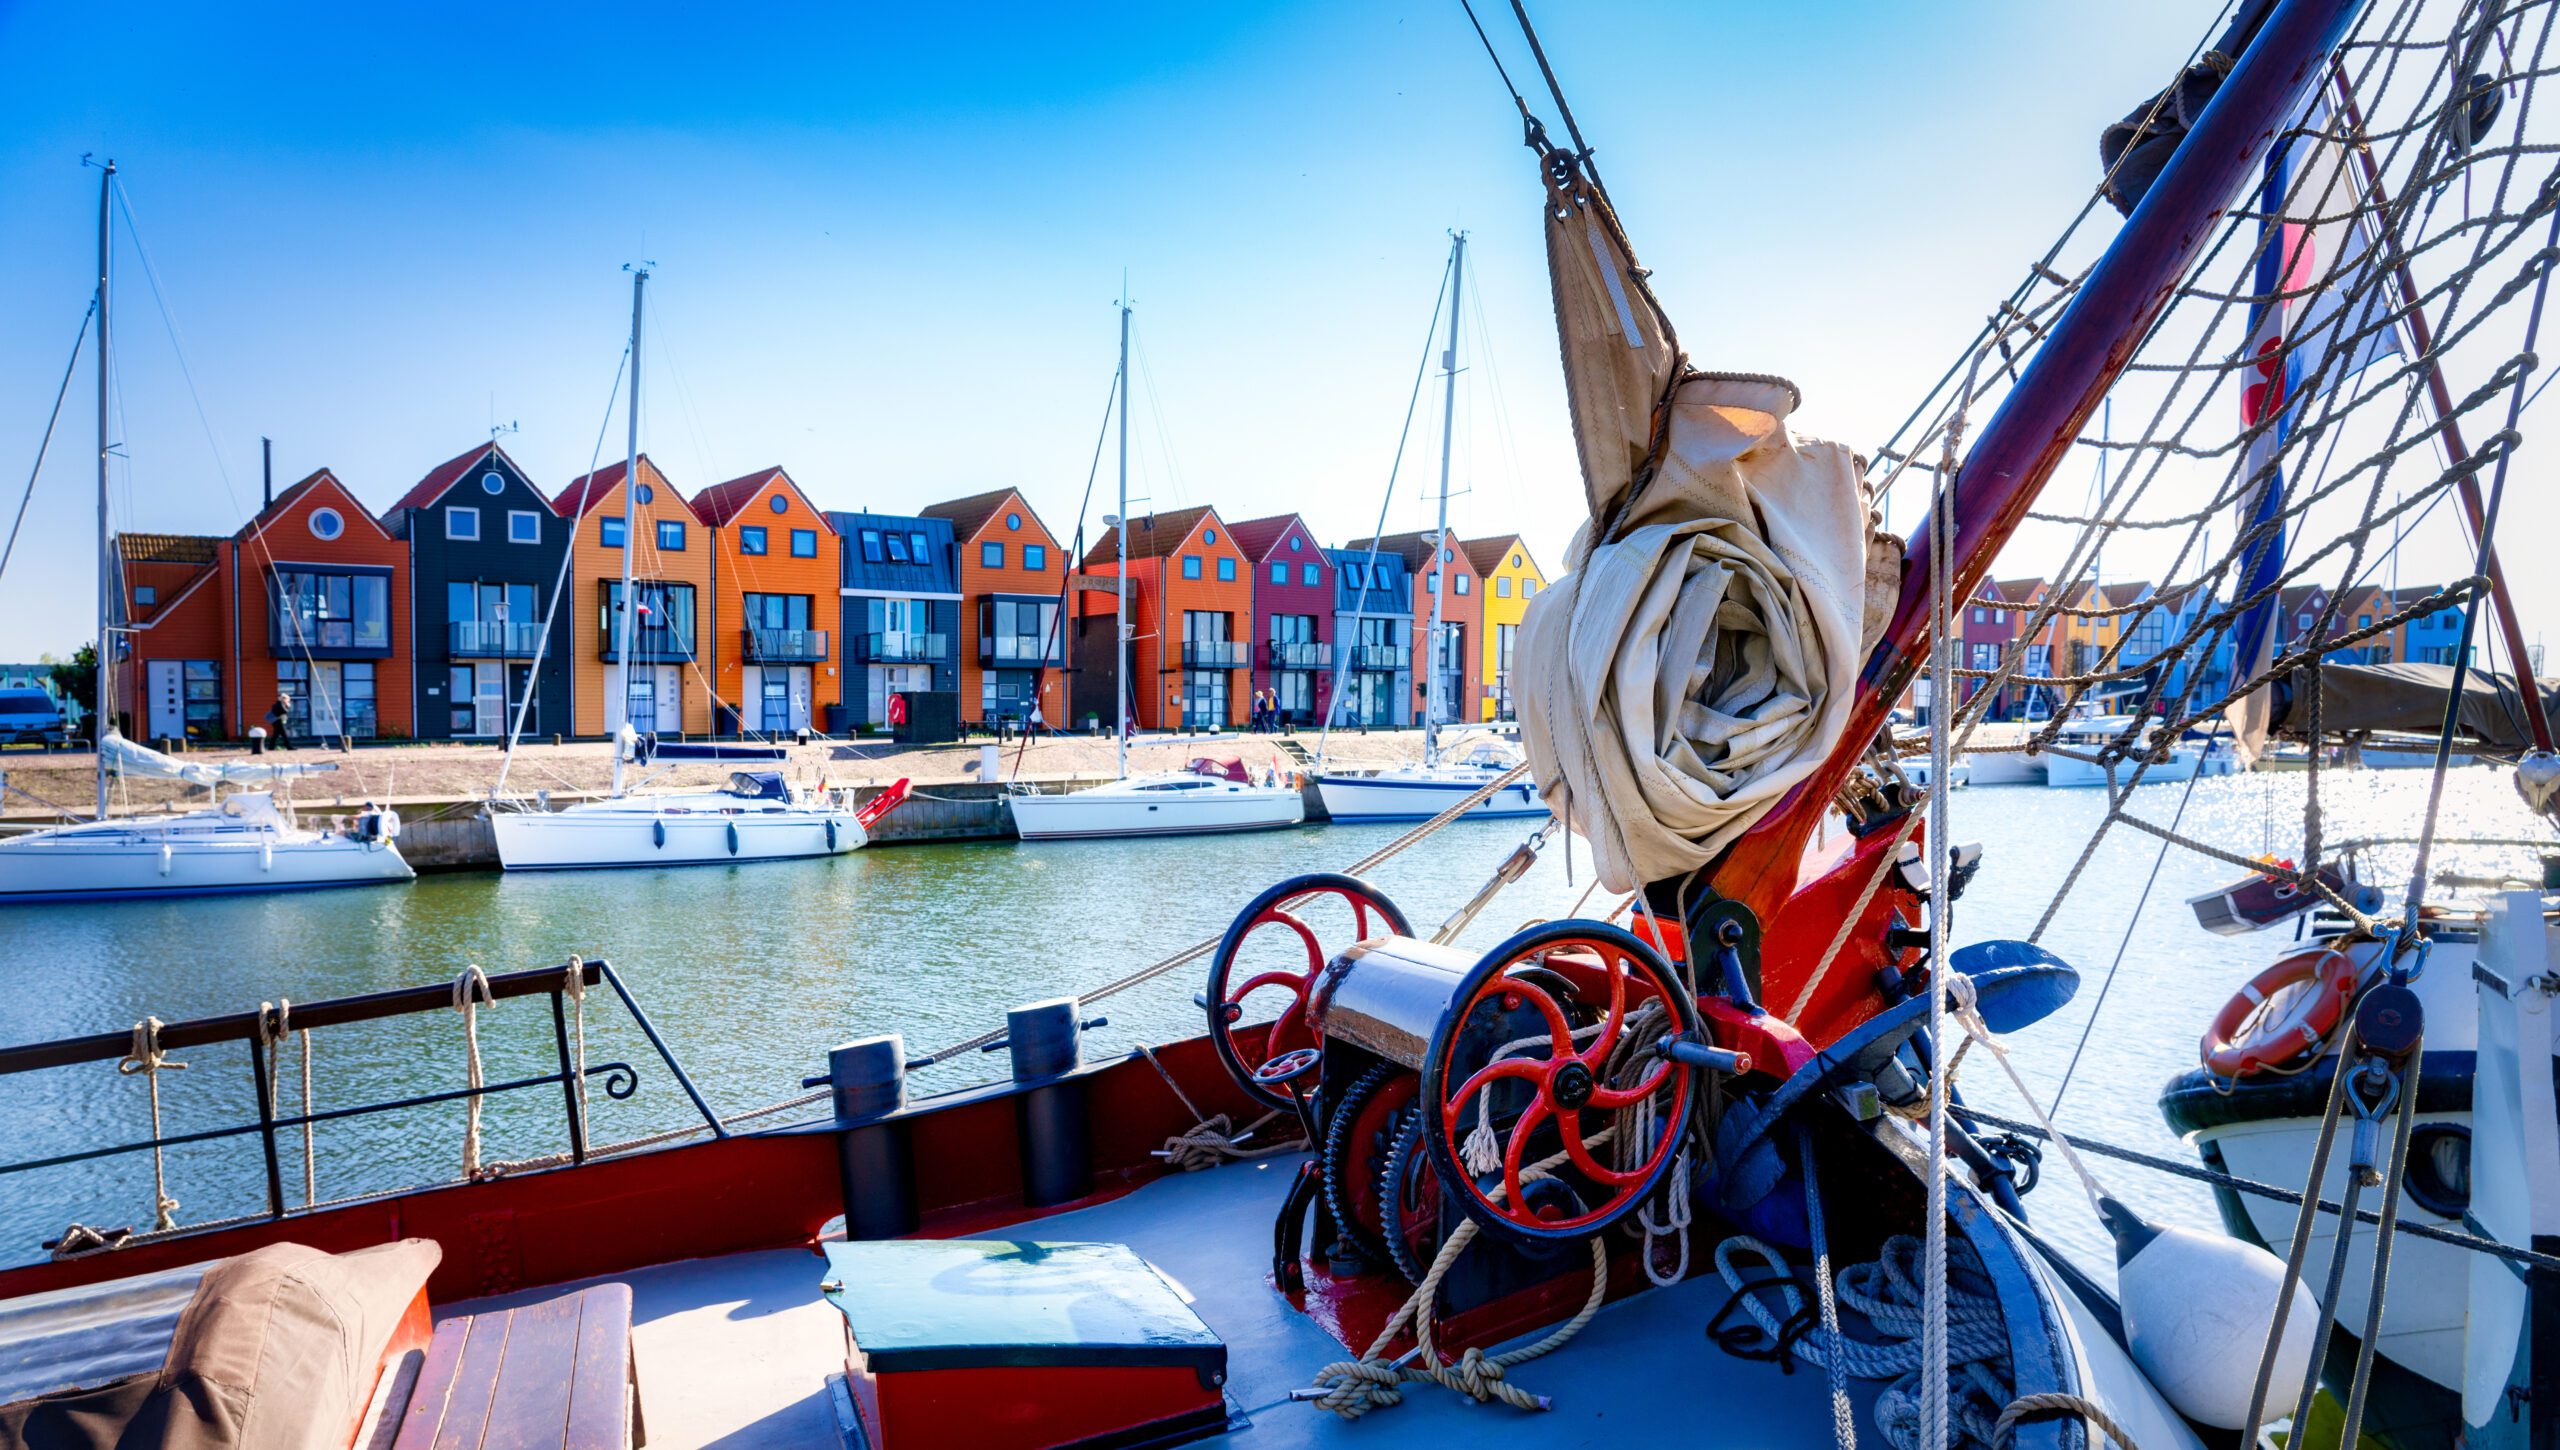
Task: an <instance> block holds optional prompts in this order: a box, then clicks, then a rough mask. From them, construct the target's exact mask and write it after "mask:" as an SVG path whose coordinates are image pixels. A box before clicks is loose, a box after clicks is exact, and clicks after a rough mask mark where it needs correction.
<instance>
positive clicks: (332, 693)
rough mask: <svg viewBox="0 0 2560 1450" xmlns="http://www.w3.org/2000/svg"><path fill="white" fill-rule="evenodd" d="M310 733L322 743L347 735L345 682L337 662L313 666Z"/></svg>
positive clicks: (312, 664)
mask: <svg viewBox="0 0 2560 1450" xmlns="http://www.w3.org/2000/svg"><path fill="white" fill-rule="evenodd" d="M307 688H308V689H309V690H310V693H311V733H312V734H313V735H315V736H318V737H319V738H321V739H323V740H328V739H333V738H335V737H337V736H340V735H343V734H345V733H346V717H345V715H344V714H343V713H342V708H343V707H344V705H345V704H346V699H347V695H346V689H347V685H346V678H345V675H344V673H343V671H342V670H341V669H340V668H339V665H338V662H337V661H336V660H313V661H312V662H311V683H310V685H309V686H308V687H307Z"/></svg>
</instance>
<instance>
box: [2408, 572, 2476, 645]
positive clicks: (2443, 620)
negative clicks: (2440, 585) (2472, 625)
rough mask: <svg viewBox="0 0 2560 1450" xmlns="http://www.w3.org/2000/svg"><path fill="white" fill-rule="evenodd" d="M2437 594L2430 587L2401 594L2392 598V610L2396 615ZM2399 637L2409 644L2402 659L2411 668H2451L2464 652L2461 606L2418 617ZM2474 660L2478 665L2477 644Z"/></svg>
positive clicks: (2450, 606) (2418, 588) (2420, 587)
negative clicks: (2418, 666)
mask: <svg viewBox="0 0 2560 1450" xmlns="http://www.w3.org/2000/svg"><path fill="white" fill-rule="evenodd" d="M2435 592H2436V591H2435V589H2434V588H2433V587H2431V586H2427V585H2420V586H2418V587H2416V588H2413V589H2403V590H2400V591H2399V592H2398V593H2397V594H2396V595H2395V596H2394V597H2393V599H2392V602H2391V607H2392V608H2393V609H2394V610H2395V611H2396V610H2402V609H2406V608H2408V607H2409V606H2411V605H2413V604H2416V603H2417V602H2418V601H2419V600H2421V599H2424V598H2426V597H2427V596H2428V595H2430V594H2433V593H2435ZM2400 633H2401V636H2402V638H2403V639H2405V640H2406V641H2407V645H2406V648H2405V651H2404V653H2403V654H2402V656H2401V658H2403V659H2406V660H2408V661H2409V662H2410V663H2411V664H2420V665H2449V664H2452V663H2453V660H2454V656H2456V655H2458V654H2460V653H2461V652H2462V606H2461V605H2459V604H2448V605H2446V606H2445V607H2444V608H2442V609H2439V610H2437V611H2436V612H2435V613H2433V614H2422V615H2419V616H2418V617H2417V618H2415V619H2413V620H2410V621H2409V622H2408V623H2407V624H2404V625H2402V626H2400ZM2471 658H2472V662H2473V663H2475V664H2476V663H2478V661H2479V658H2480V647H2479V645H2477V644H2474V645H2473V646H2472V647H2471Z"/></svg>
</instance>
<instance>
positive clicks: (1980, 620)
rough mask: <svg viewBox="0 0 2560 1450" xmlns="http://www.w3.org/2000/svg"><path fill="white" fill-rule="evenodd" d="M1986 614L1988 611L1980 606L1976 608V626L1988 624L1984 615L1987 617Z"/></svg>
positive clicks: (1974, 620)
mask: <svg viewBox="0 0 2560 1450" xmlns="http://www.w3.org/2000/svg"><path fill="white" fill-rule="evenodd" d="M1986 613H1987V611H1985V610H1984V609H1983V608H1982V607H1981V606H1980V605H1976V606H1974V611H1973V622H1974V623H1976V624H1984V623H1987V622H1988V621H1987V620H1986V619H1985V618H1984V615H1985V614H1986Z"/></svg>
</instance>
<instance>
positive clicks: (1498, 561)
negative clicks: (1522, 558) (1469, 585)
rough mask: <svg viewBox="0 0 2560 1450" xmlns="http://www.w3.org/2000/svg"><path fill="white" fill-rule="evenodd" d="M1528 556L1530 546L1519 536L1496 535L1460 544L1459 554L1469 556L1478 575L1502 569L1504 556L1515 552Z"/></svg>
mask: <svg viewBox="0 0 2560 1450" xmlns="http://www.w3.org/2000/svg"><path fill="white" fill-rule="evenodd" d="M1515 550H1516V551H1518V552H1519V553H1523V554H1526V553H1528V552H1529V545H1528V543H1527V541H1526V540H1524V539H1522V538H1521V537H1520V536H1519V535H1518V534H1496V535H1494V536H1493V537H1492V538H1490V539H1467V540H1464V541H1462V542H1460V543H1459V545H1458V552H1459V553H1461V554H1464V555H1466V556H1467V562H1468V563H1469V564H1472V565H1474V566H1475V571H1476V572H1477V573H1478V574H1490V573H1492V572H1493V571H1494V570H1496V569H1499V568H1501V567H1502V556H1503V555H1505V554H1509V553H1512V552H1513V551H1515Z"/></svg>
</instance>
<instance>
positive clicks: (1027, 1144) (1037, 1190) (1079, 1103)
mask: <svg viewBox="0 0 2560 1450" xmlns="http://www.w3.org/2000/svg"><path fill="white" fill-rule="evenodd" d="M1088 1025H1091V1026H1097V1027H1098V1026H1100V1025H1101V1022H1100V1020H1099V1019H1097V1020H1096V1021H1094V1022H1093V1023H1091V1024H1087V1023H1085V1022H1083V1021H1082V1020H1081V1018H1080V1015H1079V1004H1078V1003H1077V1001H1076V999H1075V998H1073V997H1052V998H1050V999H1049V1000H1048V1001H1045V1002H1031V1003H1027V1004H1025V1005H1023V1006H1020V1007H1016V1008H1014V1009H1013V1010H1012V1011H1011V1012H1008V1013H1006V1014H1005V1047H1006V1048H1007V1049H1008V1050H1009V1051H1010V1052H1011V1053H1012V1055H1013V1080H1014V1081H1015V1082H1017V1083H1037V1084H1040V1086H1037V1087H1031V1088H1029V1089H1028V1090H1027V1091H1024V1092H1022V1093H1018V1094H1016V1095H1015V1097H1014V1100H1013V1124H1014V1134H1015V1140H1016V1144H1017V1149H1018V1151H1019V1153H1020V1156H1021V1161H1022V1201H1023V1202H1024V1203H1026V1204H1028V1205H1030V1206H1031V1207H1033V1208H1047V1207H1050V1206H1052V1205H1054V1204H1060V1203H1065V1202H1068V1201H1070V1200H1072V1199H1078V1198H1082V1197H1084V1196H1085V1195H1086V1194H1088V1193H1090V1192H1092V1191H1093V1120H1092V1109H1091V1105H1090V1104H1089V1103H1088V1102H1087V1101H1086V1098H1085V1084H1084V1082H1083V1081H1082V1080H1081V1079H1075V1078H1068V1077H1067V1076H1066V1075H1067V1074H1069V1073H1072V1072H1074V1071H1075V1067H1076V1062H1077V1059H1078V1057H1079V1056H1080V1052H1081V1047H1082V1041H1083V1036H1084V1029H1085V1027H1086V1026H1088ZM1060 1079H1064V1080H1060Z"/></svg>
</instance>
